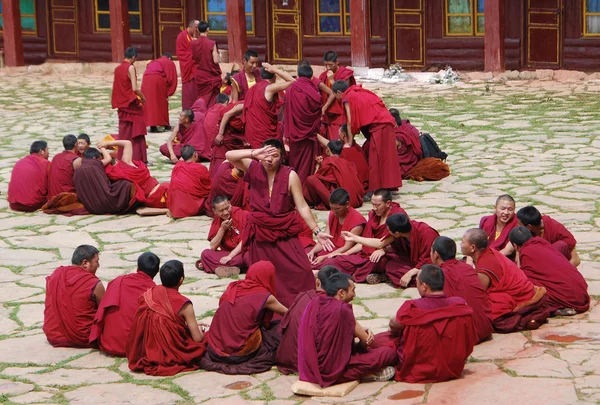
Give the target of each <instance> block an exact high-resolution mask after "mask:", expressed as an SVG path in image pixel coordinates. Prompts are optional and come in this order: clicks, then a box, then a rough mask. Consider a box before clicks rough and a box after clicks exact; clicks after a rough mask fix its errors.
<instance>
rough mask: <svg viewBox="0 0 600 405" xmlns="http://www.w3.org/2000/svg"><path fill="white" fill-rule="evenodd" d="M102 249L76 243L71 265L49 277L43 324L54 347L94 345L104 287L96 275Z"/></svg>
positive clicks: (47, 337) (62, 267) (63, 267)
mask: <svg viewBox="0 0 600 405" xmlns="http://www.w3.org/2000/svg"><path fill="white" fill-rule="evenodd" d="M99 260H100V259H99V252H98V249H96V248H95V247H93V246H90V245H80V246H77V248H76V249H75V251H74V252H73V256H72V257H71V266H61V267H58V268H57V269H56V270H54V271H53V272H52V274H51V275H49V276H48V277H46V299H45V302H44V306H45V309H44V326H43V327H42V329H43V331H44V333H45V334H46V339H48V343H50V344H51V345H52V346H54V347H92V345H91V344H90V342H89V340H90V329H91V328H92V322H93V321H94V316H95V315H96V309H97V308H98V306H99V305H100V303H101V302H102V297H103V296H104V286H103V285H102V281H100V279H99V278H98V277H96V270H98V267H100V262H99Z"/></svg>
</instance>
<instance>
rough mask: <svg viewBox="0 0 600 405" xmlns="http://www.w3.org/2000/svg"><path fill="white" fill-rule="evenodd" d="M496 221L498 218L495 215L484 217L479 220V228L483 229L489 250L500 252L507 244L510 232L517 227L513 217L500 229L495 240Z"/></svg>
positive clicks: (515, 219)
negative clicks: (486, 236)
mask: <svg viewBox="0 0 600 405" xmlns="http://www.w3.org/2000/svg"><path fill="white" fill-rule="evenodd" d="M497 220H498V217H497V216H496V214H493V215H488V216H485V217H483V218H481V221H479V228H481V229H483V230H484V231H485V233H487V235H488V247H489V248H492V249H496V250H502V249H504V247H505V246H506V244H507V243H508V242H509V240H508V235H509V234H510V231H512V230H513V229H514V228H515V227H516V226H517V216H516V215H513V217H512V219H511V220H510V221H508V223H507V224H506V225H504V228H503V229H502V232H501V233H500V235H499V236H498V238H496V223H497Z"/></svg>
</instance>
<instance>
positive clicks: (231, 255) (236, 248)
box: [227, 241, 244, 259]
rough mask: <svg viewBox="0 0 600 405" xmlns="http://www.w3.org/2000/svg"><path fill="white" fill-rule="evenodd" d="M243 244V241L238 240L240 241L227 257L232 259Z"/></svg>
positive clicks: (240, 251)
mask: <svg viewBox="0 0 600 405" xmlns="http://www.w3.org/2000/svg"><path fill="white" fill-rule="evenodd" d="M243 245H244V242H243V241H240V243H238V244H237V246H236V247H234V248H233V250H232V251H231V252H230V253H229V254H228V255H227V256H228V257H229V258H231V259H233V258H234V257H236V256H237V255H239V254H240V253H242V247H243Z"/></svg>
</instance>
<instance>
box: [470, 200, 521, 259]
mask: <svg viewBox="0 0 600 405" xmlns="http://www.w3.org/2000/svg"><path fill="white" fill-rule="evenodd" d="M494 211H495V212H494V214H493V215H488V216H485V217H483V218H481V221H479V227H480V228H481V229H483V230H484V231H485V233H486V234H487V235H488V240H489V243H488V245H489V247H490V248H492V249H496V250H498V251H499V252H500V253H502V254H503V255H504V256H513V255H514V252H515V249H514V247H513V246H512V245H511V243H510V241H509V240H508V234H509V233H510V231H512V230H513V228H514V227H515V226H517V217H516V216H515V199H514V198H512V197H511V196H510V195H508V194H503V195H501V196H500V197H498V198H497V199H496V204H495V205H494Z"/></svg>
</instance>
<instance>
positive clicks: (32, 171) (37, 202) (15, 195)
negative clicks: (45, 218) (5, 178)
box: [7, 141, 50, 212]
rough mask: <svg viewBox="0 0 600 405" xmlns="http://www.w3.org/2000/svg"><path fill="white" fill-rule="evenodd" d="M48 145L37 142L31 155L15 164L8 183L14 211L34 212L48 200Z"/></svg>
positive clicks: (10, 201) (11, 207)
mask: <svg viewBox="0 0 600 405" xmlns="http://www.w3.org/2000/svg"><path fill="white" fill-rule="evenodd" d="M49 155H50V152H49V151H48V144H47V143H46V142H45V141H35V142H34V143H32V144H31V147H30V148H29V155H28V156H25V157H24V158H23V159H21V160H19V161H18V162H17V163H15V166H14V167H13V170H12V173H11V175H10V183H8V198H7V199H8V202H9V204H10V209H11V210H14V211H22V212H33V211H37V210H38V209H40V208H42V205H44V203H45V202H46V200H47V198H48V172H49V171H50V162H49V161H48V156H49Z"/></svg>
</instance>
